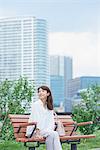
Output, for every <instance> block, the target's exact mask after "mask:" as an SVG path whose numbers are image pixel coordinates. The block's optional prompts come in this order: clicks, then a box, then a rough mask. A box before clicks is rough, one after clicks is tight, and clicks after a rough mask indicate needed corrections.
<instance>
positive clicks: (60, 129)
mask: <svg viewBox="0 0 100 150" xmlns="http://www.w3.org/2000/svg"><path fill="white" fill-rule="evenodd" d="M54 115H55V119H56V125H57V127H56V131H57V132H58V134H59V135H60V136H64V135H65V129H64V126H63V123H62V122H61V121H60V119H59V118H58V115H57V114H56V113H55V112H54Z"/></svg>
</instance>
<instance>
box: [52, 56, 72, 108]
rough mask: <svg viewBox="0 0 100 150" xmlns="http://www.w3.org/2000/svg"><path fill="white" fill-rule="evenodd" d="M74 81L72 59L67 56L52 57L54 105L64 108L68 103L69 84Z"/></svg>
mask: <svg viewBox="0 0 100 150" xmlns="http://www.w3.org/2000/svg"><path fill="white" fill-rule="evenodd" d="M70 79H72V59H71V58H70V57H66V56H50V86H51V90H52V91H53V97H54V104H55V106H60V103H62V102H63V104H64V107H65V105H66V103H67V101H66V98H67V82H68V80H70Z"/></svg>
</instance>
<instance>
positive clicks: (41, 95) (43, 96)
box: [38, 88, 49, 101]
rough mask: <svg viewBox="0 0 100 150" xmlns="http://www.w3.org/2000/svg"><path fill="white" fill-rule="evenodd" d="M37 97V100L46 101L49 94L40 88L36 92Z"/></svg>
mask: <svg viewBox="0 0 100 150" xmlns="http://www.w3.org/2000/svg"><path fill="white" fill-rule="evenodd" d="M38 96H39V99H41V100H43V101H46V100H47V97H48V96H49V93H48V92H47V90H43V89H42V88H40V89H39V91H38Z"/></svg>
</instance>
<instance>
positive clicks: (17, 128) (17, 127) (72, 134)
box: [9, 114, 95, 150]
mask: <svg viewBox="0 0 100 150" xmlns="http://www.w3.org/2000/svg"><path fill="white" fill-rule="evenodd" d="M58 117H59V119H60V120H61V121H62V123H63V125H64V128H65V131H66V135H64V136H61V137H60V140H61V143H70V144H71V150H77V143H80V140H81V139H88V138H95V135H80V134H79V133H77V131H76V130H77V127H78V126H83V125H88V124H92V122H91V121H90V122H81V123H76V122H75V121H73V119H72V117H71V116H70V115H58ZM9 118H10V120H11V123H12V126H13V129H14V137H15V139H16V141H17V142H22V143H24V146H26V147H28V149H29V150H35V149H36V147H39V146H40V144H43V143H45V139H44V138H36V137H30V138H27V137H25V134H26V128H27V126H29V125H35V127H36V122H32V123H28V119H29V115H20V114H9ZM29 142H32V143H34V142H36V143H37V145H35V146H29V144H28V143H29ZM51 149H52V148H51Z"/></svg>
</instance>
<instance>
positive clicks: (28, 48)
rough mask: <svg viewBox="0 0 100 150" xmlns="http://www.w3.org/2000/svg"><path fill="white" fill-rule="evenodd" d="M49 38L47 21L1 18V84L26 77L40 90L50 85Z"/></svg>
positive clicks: (25, 18)
mask: <svg viewBox="0 0 100 150" xmlns="http://www.w3.org/2000/svg"><path fill="white" fill-rule="evenodd" d="M47 36H48V32H47V23H46V20H43V19H37V18H35V17H31V16H29V17H15V18H3V19H0V81H3V80H5V79H6V78H7V79H9V80H16V79H18V78H19V77H20V76H24V77H27V78H28V79H29V80H34V82H35V86H36V87H38V86H40V85H49V80H50V78H49V67H48V62H49V61H48V44H47V39H48V37H47Z"/></svg>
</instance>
